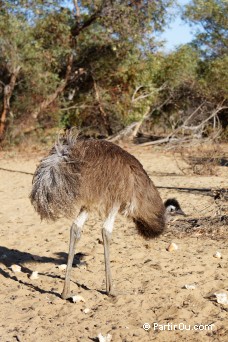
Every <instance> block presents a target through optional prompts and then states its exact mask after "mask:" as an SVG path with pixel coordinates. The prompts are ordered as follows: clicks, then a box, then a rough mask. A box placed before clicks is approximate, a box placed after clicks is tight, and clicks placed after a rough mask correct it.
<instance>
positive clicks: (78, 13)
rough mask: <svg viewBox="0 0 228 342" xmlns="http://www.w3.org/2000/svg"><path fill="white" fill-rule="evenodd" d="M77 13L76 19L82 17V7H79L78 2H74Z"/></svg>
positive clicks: (74, 0) (75, 0) (76, 0)
mask: <svg viewBox="0 0 228 342" xmlns="http://www.w3.org/2000/svg"><path fill="white" fill-rule="evenodd" d="M73 3H74V7H75V11H76V17H77V18H79V17H80V7H79V5H78V0H73Z"/></svg>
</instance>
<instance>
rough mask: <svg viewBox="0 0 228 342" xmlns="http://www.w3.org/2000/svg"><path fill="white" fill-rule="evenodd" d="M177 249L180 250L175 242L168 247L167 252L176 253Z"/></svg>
mask: <svg viewBox="0 0 228 342" xmlns="http://www.w3.org/2000/svg"><path fill="white" fill-rule="evenodd" d="M177 249H178V246H177V244H175V242H172V243H171V244H170V245H169V246H168V248H167V251H168V252H174V251H176V250H177Z"/></svg>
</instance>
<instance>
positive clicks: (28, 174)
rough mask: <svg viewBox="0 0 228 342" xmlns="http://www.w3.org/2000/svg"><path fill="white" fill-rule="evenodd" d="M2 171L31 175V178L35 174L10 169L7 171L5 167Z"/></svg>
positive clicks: (1, 168) (0, 168)
mask: <svg viewBox="0 0 228 342" xmlns="http://www.w3.org/2000/svg"><path fill="white" fill-rule="evenodd" d="M0 170H2V171H8V172H17V173H23V174H25V175H31V176H33V175H34V173H31V172H26V171H20V170H10V169H5V168H4V167H0Z"/></svg>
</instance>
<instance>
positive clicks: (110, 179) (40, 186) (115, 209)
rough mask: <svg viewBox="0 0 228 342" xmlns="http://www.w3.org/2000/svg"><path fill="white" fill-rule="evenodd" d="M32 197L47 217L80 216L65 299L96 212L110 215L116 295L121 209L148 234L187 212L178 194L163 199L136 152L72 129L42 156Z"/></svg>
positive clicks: (107, 233)
mask: <svg viewBox="0 0 228 342" xmlns="http://www.w3.org/2000/svg"><path fill="white" fill-rule="evenodd" d="M30 200H31V203H32V204H33V206H34V208H35V210H36V211H37V212H38V214H39V215H40V217H41V219H46V220H53V221H55V220H57V219H58V218H60V217H62V216H64V217H73V218H74V221H73V223H72V226H71V230H70V245H69V254H68V262H67V269H66V275H65V282H64V288H63V292H62V294H61V297H62V298H63V299H66V298H68V297H69V295H70V273H71V269H72V263H73V258H74V253H75V247H76V243H77V242H78V240H79V239H80V237H81V233H82V228H83V225H84V223H85V221H86V220H87V217H88V214H89V213H90V212H92V211H94V210H96V211H98V213H99V214H100V215H101V216H102V217H103V218H104V223H103V228H102V237H103V244H104V259H105V274H106V292H107V294H110V295H112V294H113V288H112V279H111V271H110V259H109V246H110V241H111V235H112V230H113V225H114V221H115V217H116V215H117V213H119V214H122V215H124V216H126V217H128V218H131V219H133V221H134V223H135V226H136V228H137V230H138V232H139V234H141V235H142V236H144V237H145V238H152V237H155V236H158V235H160V234H161V233H162V232H163V231H164V229H165V225H166V220H167V214H168V213H170V214H183V212H182V210H181V208H180V205H179V203H178V202H177V201H176V200H175V199H169V200H167V201H166V202H165V203H164V204H163V202H162V200H161V197H160V195H159V192H158V190H157V189H156V187H155V186H154V184H153V182H152V181H151V179H150V178H149V176H148V174H147V173H146V171H145V170H144V169H143V166H142V165H141V163H140V162H139V161H138V160H137V159H136V158H135V157H134V156H132V155H131V154H129V153H128V152H126V151H125V150H123V149H122V148H120V147H119V146H117V145H115V144H113V143H111V142H108V141H105V140H95V139H87V140H85V139H83V138H79V137H78V136H77V135H76V134H75V133H73V131H72V130H71V131H69V132H67V133H66V134H65V135H64V136H62V137H61V138H60V139H58V140H57V142H56V143H55V145H54V147H53V148H52V149H51V151H50V153H49V155H48V156H47V157H45V158H44V159H43V160H41V162H40V164H39V165H38V167H37V169H36V172H35V174H34V177H33V185H32V191H31V194H30Z"/></svg>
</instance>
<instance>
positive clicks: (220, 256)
mask: <svg viewBox="0 0 228 342" xmlns="http://www.w3.org/2000/svg"><path fill="white" fill-rule="evenodd" d="M213 257H214V258H217V259H222V253H220V252H218V251H217V252H215V254H214V255H213Z"/></svg>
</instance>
